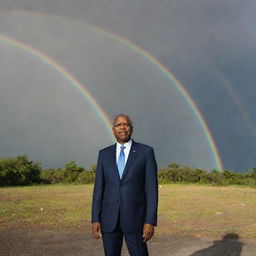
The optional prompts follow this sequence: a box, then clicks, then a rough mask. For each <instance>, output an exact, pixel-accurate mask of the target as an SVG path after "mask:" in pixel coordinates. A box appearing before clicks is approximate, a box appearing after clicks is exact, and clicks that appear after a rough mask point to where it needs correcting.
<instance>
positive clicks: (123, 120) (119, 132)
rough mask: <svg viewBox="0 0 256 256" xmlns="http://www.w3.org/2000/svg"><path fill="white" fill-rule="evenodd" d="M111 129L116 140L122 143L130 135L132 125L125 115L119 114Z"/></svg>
mask: <svg viewBox="0 0 256 256" xmlns="http://www.w3.org/2000/svg"><path fill="white" fill-rule="evenodd" d="M112 131H113V134H114V135H115V137H116V140H117V142H119V143H120V144H124V143H125V142H127V141H128V140H129V139H130V138H131V136H132V125H131V124H130V122H129V119H128V118H127V117H125V116H119V117H117V119H116V121H115V123H114V125H113V128H112Z"/></svg>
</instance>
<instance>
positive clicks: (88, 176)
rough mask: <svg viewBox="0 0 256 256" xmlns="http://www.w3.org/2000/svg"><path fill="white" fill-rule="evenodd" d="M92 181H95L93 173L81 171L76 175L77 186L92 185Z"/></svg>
mask: <svg viewBox="0 0 256 256" xmlns="http://www.w3.org/2000/svg"><path fill="white" fill-rule="evenodd" d="M94 180H95V172H94V171H83V172H81V173H80V174H79V175H78V178H77V180H76V182H77V183H79V184H90V183H94Z"/></svg>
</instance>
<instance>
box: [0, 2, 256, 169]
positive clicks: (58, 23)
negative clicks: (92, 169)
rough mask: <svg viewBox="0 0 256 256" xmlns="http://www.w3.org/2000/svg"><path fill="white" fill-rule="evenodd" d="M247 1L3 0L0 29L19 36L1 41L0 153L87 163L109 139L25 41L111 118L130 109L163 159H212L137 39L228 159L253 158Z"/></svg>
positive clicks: (250, 6)
mask: <svg viewBox="0 0 256 256" xmlns="http://www.w3.org/2000/svg"><path fill="white" fill-rule="evenodd" d="M255 8H256V2H255V1H235V0H226V1H222V0H217V1H210V0H201V1H199V0H192V1H191V0H187V1H185V0H184V1H180V0H179V1H178V0H177V1H174V0H169V1H167V0H165V1H162V0H160V1H157V2H156V1H152V0H140V1H138V0H130V1H125V0H118V1H117V0H104V1H103V0H101V1H99V0H98V1H94V0H91V1H89V0H88V1H87V0H86V1H84V0H83V1H82V0H73V1H72V2H71V1H67V0H52V1H46V0H23V1H11V0H10V1H0V10H1V12H0V34H1V35H2V36H3V37H5V38H8V39H13V40H16V43H17V44H16V45H15V44H14V45H13V44H10V43H8V42H7V41H4V40H0V56H1V58H0V80H1V85H0V108H1V112H0V120H1V127H0V140H1V144H0V154H1V157H8V156H15V155H17V154H23V153H24V154H28V156H29V157H31V158H33V159H34V160H38V161H40V162H41V163H42V164H43V166H44V167H62V166H63V165H64V164H65V163H66V162H67V161H71V160H75V161H77V162H78V163H79V164H81V165H83V166H85V167H88V166H90V164H92V163H95V162H96V159H97V151H98V150H99V149H100V148H102V147H104V146H107V145H109V144H111V143H113V142H114V140H113V137H112V136H111V134H110V133H109V129H108V128H107V126H106V123H105V122H104V120H103V119H102V117H101V116H100V115H99V113H98V110H96V109H95V106H93V104H92V103H91V101H90V98H88V97H86V96H84V95H83V94H82V93H81V92H79V90H78V89H77V88H76V87H75V85H74V84H72V81H70V80H69V79H68V77H67V76H65V75H63V73H61V72H59V71H58V70H56V69H54V67H53V66H51V65H49V64H47V63H46V62H45V61H43V59H42V57H40V56H39V54H34V55H33V54H31V52H30V53H29V52H27V51H25V50H24V49H25V48H26V47H32V48H33V49H34V50H36V51H37V52H38V53H39V52H40V53H43V54H45V55H46V56H48V57H49V59H51V60H54V61H55V62H56V63H58V65H60V66H62V67H64V68H65V69H66V70H67V71H68V72H69V74H71V75H72V76H73V77H75V78H76V79H77V80H78V81H80V83H81V84H82V85H83V86H84V87H85V88H86V89H87V90H88V91H89V92H90V93H91V94H92V95H93V97H94V98H95V100H96V101H97V102H98V104H99V105H100V106H101V108H102V109H104V111H105V112H106V114H107V115H108V116H109V118H110V119H112V118H113V116H114V115H115V114H118V113H120V112H125V113H127V114H130V115H131V117H132V118H133V119H134V125H135V130H134V139H136V140H137V141H140V142H144V143H147V144H150V145H152V146H153V147H154V148H155V151H156V155H157V159H158V162H159V166H165V165H167V164H169V163H170V162H177V163H179V164H181V165H190V166H192V167H199V168H204V169H208V170H211V169H213V168H217V167H218V166H217V163H216V160H215V159H214V156H213V152H212V149H211V147H210V145H209V141H208V140H207V137H206V135H205V131H204V129H203V127H202V125H201V124H200V122H199V121H198V118H197V117H196V115H195V114H194V112H193V110H192V109H191V106H189V104H188V101H187V100H186V98H185V97H184V96H183V95H182V94H181V93H180V92H179V91H178V90H177V87H176V85H175V83H174V82H173V81H171V80H170V79H169V78H168V77H167V76H166V74H165V73H164V72H163V71H162V70H161V69H159V66H158V65H157V62H153V61H150V60H149V59H147V58H146V57H145V54H143V52H142V51H139V48H140V49H144V51H146V52H148V53H149V54H151V55H152V56H154V57H155V58H156V59H157V60H158V61H159V62H161V63H162V64H163V65H164V66H165V67H166V68H167V69H168V70H169V71H171V72H172V73H173V74H174V75H175V76H176V77H177V78H178V80H179V81H180V82H181V84H183V86H184V87H185V89H186V90H187V91H188V93H189V94H190V96H191V97H192V99H193V100H194V101H195V103H196V105H197V107H198V108H199V110H200V111H201V113H202V115H203V117H204V119H205V121H206V123H207V125H208V127H209V130H210V131H211V134H212V136H213V139H214V141H215V143H216V146H217V149H218V151H219V154H220V157H221V159H222V162H223V166H224V168H225V169H229V170H232V171H238V172H244V171H246V169H248V168H253V167H256V154H255V152H256V143H255V139H256V120H255V114H256V110H255V107H254V105H255V102H256V86H255V82H256V72H255V64H256V55H255V41H256V33H255V26H256V24H255V23H256V20H255V14H254V10H255ZM95 27H98V28H99V29H100V30H104V31H105V32H102V31H100V30H99V29H95ZM113 34H115V35H116V37H114V36H113ZM118 37H119V39H118ZM120 38H123V39H120ZM124 40H128V41H129V42H131V43H133V44H136V45H137V46H138V47H137V48H136V47H134V46H133V47H132V46H131V44H130V46H129V45H127V44H125V43H124ZM18 42H21V43H23V44H24V47H23V49H22V47H21V48H20V47H18V46H17V45H18ZM144 53H145V52H144Z"/></svg>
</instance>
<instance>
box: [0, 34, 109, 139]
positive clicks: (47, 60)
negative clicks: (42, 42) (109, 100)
mask: <svg viewBox="0 0 256 256" xmlns="http://www.w3.org/2000/svg"><path fill="white" fill-rule="evenodd" d="M0 42H4V43H7V44H9V45H11V46H14V47H16V48H18V49H20V50H22V51H25V52H27V53H29V54H30V55H32V56H35V57H37V58H39V59H40V60H42V61H43V62H44V63H46V64H47V65H49V66H50V67H51V68H53V69H54V70H56V71H57V72H59V73H60V74H61V75H63V76H64V77H65V78H66V79H67V80H68V81H69V82H70V83H71V84H73V85H74V86H75V87H76V88H77V89H78V90H79V92H80V93H81V94H82V95H83V96H84V97H85V98H86V99H87V100H88V101H89V102H90V104H91V106H92V107H93V109H94V110H95V111H96V112H97V113H98V114H99V116H100V117H101V119H102V120H103V122H104V123H105V125H106V127H107V129H108V132H109V134H110V135H111V136H112V137H113V134H112V129H111V127H112V124H111V121H110V120H109V117H108V116H107V114H106V113H105V111H104V110H103V109H102V108H101V106H100V105H99V104H98V102H97V101H96V99H95V98H94V97H93V96H92V94H91V93H90V92H89V91H88V90H87V89H86V87H85V86H84V85H83V84H82V83H81V82H80V81H78V80H77V79H76V78H75V77H74V76H73V75H72V74H70V73H69V72H68V71H67V70H66V69H65V68H64V67H63V66H61V65H60V64H59V63H58V62H56V61H55V60H53V59H52V58H50V57H49V56H47V55H45V54H44V53H42V52H40V51H38V50H36V49H35V48H33V47H31V46H29V45H27V44H24V43H22V42H20V41H17V40H14V39H11V38H9V37H6V36H3V35H0ZM113 139H114V137H113Z"/></svg>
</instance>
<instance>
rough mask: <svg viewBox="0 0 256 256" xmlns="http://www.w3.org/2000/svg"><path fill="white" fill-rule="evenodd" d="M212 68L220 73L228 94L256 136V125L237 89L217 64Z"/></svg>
mask: <svg viewBox="0 0 256 256" xmlns="http://www.w3.org/2000/svg"><path fill="white" fill-rule="evenodd" d="M212 70H214V71H215V72H216V74H217V75H218V77H219V78H220V80H221V82H222V84H223V86H224V88H225V90H226V91H227V92H228V94H229V95H230V96H231V98H232V99H233V101H234V102H235V104H236V106H237V108H238V109H239V111H240V113H241V114H242V117H243V119H244V121H245V123H246V125H247V127H248V128H249V130H250V131H251V134H252V135H253V136H254V137H256V129H255V126H254V124H253V122H252V120H251V119H250V117H249V115H248V114H247V112H246V110H245V108H244V105H243V103H242V101H241V99H240V97H239V95H238V94H237V93H236V91H235V90H234V89H233V87H232V86H231V84H230V83H229V81H228V80H227V78H226V77H225V76H224V75H223V74H222V73H221V72H220V71H219V70H218V69H217V67H216V66H213V67H212Z"/></svg>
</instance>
